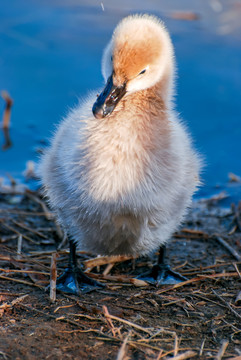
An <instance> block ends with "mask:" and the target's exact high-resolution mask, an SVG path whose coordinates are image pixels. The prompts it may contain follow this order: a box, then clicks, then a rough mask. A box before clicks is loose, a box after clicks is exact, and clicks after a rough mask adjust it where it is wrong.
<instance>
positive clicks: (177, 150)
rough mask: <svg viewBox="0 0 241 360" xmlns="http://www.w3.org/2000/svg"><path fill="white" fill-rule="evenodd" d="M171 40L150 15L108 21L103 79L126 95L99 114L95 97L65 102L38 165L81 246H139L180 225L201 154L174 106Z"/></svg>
mask: <svg viewBox="0 0 241 360" xmlns="http://www.w3.org/2000/svg"><path fill="white" fill-rule="evenodd" d="M174 71H175V64H174V55H173V47H172V43H171V40H170V37H169V35H168V32H167V30H166V29H165V27H164V25H163V24H162V23H161V22H160V21H159V20H158V19H157V18H155V17H152V16H149V15H135V16H129V17H127V18H125V19H123V20H122V21H121V22H120V24H119V25H118V26H117V28H116V29H115V31H114V33H113V36H112V39H111V41H110V43H109V44H108V46H107V48H106V50H105V51H104V55H103V62H102V73H103V76H104V78H105V79H106V80H107V78H108V77H109V76H110V75H111V74H112V76H113V84H114V85H116V86H121V85H122V84H123V83H125V86H126V94H125V95H124V96H123V98H122V99H121V100H120V101H119V102H118V104H117V105H116V107H115V109H114V111H113V112H112V113H111V114H110V115H109V116H106V117H103V118H102V119H96V118H95V117H94V116H93V114H92V111H91V109H92V105H93V104H94V102H95V100H96V97H95V96H93V97H90V98H89V99H88V100H86V101H85V102H84V103H82V104H81V105H79V106H78V107H77V108H76V109H74V110H73V111H71V112H70V113H69V115H68V116H67V117H66V119H65V120H64V121H63V122H62V123H61V124H60V126H59V128H58V130H57V132H56V134H55V136H54V138H53V141H52V144H51V146H50V147H49V149H47V151H46V153H45V154H44V156H43V158H42V162H41V166H40V174H41V177H42V183H43V186H44V189H45V194H46V196H47V198H48V200H49V204H50V206H51V208H52V209H53V210H54V211H55V212H56V214H57V217H58V219H59V222H60V224H61V225H62V226H63V227H64V229H65V230H66V232H67V233H68V235H69V236H70V238H72V239H73V240H74V241H75V242H76V243H77V245H78V246H79V248H81V249H82V250H86V251H89V252H92V253H94V254H105V255H114V254H115V255H116V254H117V255H118V254H133V255H136V256H137V255H141V254H142V255H143V254H147V253H149V252H151V251H152V250H155V249H157V248H158V247H159V246H160V245H162V244H165V242H166V241H167V240H168V239H169V238H170V237H171V235H172V233H173V232H174V231H175V230H176V229H177V228H178V226H179V225H180V223H181V221H182V219H183V217H184V215H185V213H186V209H187V207H188V206H189V205H190V203H191V197H192V194H193V193H194V191H195V189H196V187H197V186H198V183H199V180H198V177H199V168H200V161H199V157H198V155H197V154H196V153H195V151H194V150H193V148H192V145H191V141H190V138H189V135H188V134H187V132H186V130H185V128H184V127H183V125H182V124H181V123H180V121H179V119H178V117H177V115H176V113H175V111H174V110H173V99H172V97H173V96H172V95H173V94H172V93H173V87H174V84H173V83H174Z"/></svg>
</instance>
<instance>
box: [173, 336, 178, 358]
mask: <svg viewBox="0 0 241 360" xmlns="http://www.w3.org/2000/svg"><path fill="white" fill-rule="evenodd" d="M177 354H178V337H177V334H175V338H174V356H177Z"/></svg>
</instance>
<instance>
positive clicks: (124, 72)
mask: <svg viewBox="0 0 241 360" xmlns="http://www.w3.org/2000/svg"><path fill="white" fill-rule="evenodd" d="M102 72H103V75H104V78H105V79H106V81H107V84H106V87H105V89H104V90H103V92H102V93H101V95H100V96H99V97H98V99H97V101H96V103H95V104H94V106H93V113H94V115H95V116H96V117H97V118H102V117H105V116H107V115H110V114H111V112H112V111H113V110H114V108H115V107H116V105H117V104H118V102H119V101H121V99H122V98H123V97H124V96H126V95H128V93H133V92H136V91H140V90H143V89H147V88H150V87H152V86H154V85H155V84H157V83H158V82H159V81H160V80H162V78H166V77H169V78H170V82H172V75H173V49H172V43H171V40H170V38H169V35H168V33H167V31H166V29H165V27H164V25H163V24H162V23H161V22H160V21H159V20H158V19H157V18H155V17H153V16H149V15H134V16H128V17H127V18H125V19H123V20H122V21H121V22H120V23H119V25H118V26H117V27H116V29H115V31H114V33H113V36H112V39H111V41H110V43H109V44H108V45H107V48H106V49H105V52H104V55H103V62H102Z"/></svg>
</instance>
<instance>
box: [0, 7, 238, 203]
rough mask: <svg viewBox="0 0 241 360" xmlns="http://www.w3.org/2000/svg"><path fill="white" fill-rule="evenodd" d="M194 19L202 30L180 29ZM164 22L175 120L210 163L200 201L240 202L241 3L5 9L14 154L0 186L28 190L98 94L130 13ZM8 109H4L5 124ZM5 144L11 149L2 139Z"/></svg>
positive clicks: (4, 54) (4, 58)
mask: <svg viewBox="0 0 241 360" xmlns="http://www.w3.org/2000/svg"><path fill="white" fill-rule="evenodd" d="M177 11H193V12H194V13H196V14H198V16H199V18H198V19H197V20H194V21H187V20H180V19H174V18H173V15H175V14H176V12H177ZM136 12H149V13H152V14H156V15H157V16H159V17H161V18H162V19H163V20H164V21H165V23H166V25H167V27H168V29H169V31H170V33H171V37H172V40H173V43H174V46H175V52H176V61H177V67H178V72H177V74H178V77H177V97H176V104H177V107H176V108H177V111H178V112H179V113H180V116H181V117H182V118H183V119H184V122H185V123H186V124H187V126H188V128H189V129H190V132H191V133H192V136H193V138H194V143H195V146H196V148H197V149H199V151H200V152H201V153H202V154H203V155H204V158H205V163H206V166H205V170H204V172H203V175H202V179H203V183H204V185H203V187H202V189H201V191H200V192H199V196H210V195H212V194H214V193H217V192H219V191H221V190H223V189H226V191H227V192H228V193H229V194H230V198H229V200H230V201H233V200H234V201H236V202H237V201H238V200H239V199H240V198H241V191H240V189H241V186H240V184H230V183H229V182H228V173H229V172H232V173H235V174H236V175H239V176H240V175H241V161H240V158H241V124H240V120H241V119H240V114H241V46H240V45H241V43H240V37H241V26H240V16H241V1H237V0H233V1H232V0H230V1H229V2H228V4H227V2H225V0H223V1H218V0H212V1H211V0H210V1H206V2H203V1H201V0H200V1H199V0H183V1H181V2H180V0H172V1H169V0H163V1H149V2H147V1H140V0H139V1H138V0H133V1H127V0H123V1H122V2H121V5H120V4H117V2H113V1H111V0H108V1H103V2H102V3H101V2H100V1H93V0H92V1H81V0H58V1H57V0H48V1H47V0H46V1H45V0H32V1H31V0H25V1H19V0H11V1H8V2H4V1H1V2H0V90H3V89H5V90H7V91H8V92H9V93H10V95H11V97H12V98H13V100H14V106H13V108H12V114H11V139H12V141H13V147H12V148H11V149H9V150H7V151H1V150H0V176H4V177H5V176H6V174H7V173H10V174H11V175H12V176H13V177H15V178H16V179H17V180H19V181H22V179H23V176H22V172H23V170H24V169H25V167H26V162H27V161H28V160H34V161H37V159H38V149H39V148H41V147H43V146H44V142H45V140H47V139H48V138H49V137H50V136H51V134H52V132H53V130H54V128H55V124H57V123H58V122H59V121H60V120H61V118H62V117H63V116H65V114H66V113H67V112H68V109H69V108H70V107H72V106H73V105H75V104H76V103H77V102H78V98H83V97H84V96H85V95H86V94H87V93H88V91H89V90H93V89H96V88H100V87H101V86H102V85H103V79H102V77H101V72H100V62H101V55H102V50H103V48H104V46H105V45H106V43H107V42H108V40H109V38H110V36H111V33H112V30H113V28H114V27H115V25H116V24H117V22H118V21H119V20H120V19H121V18H122V17H123V16H126V15H128V14H130V13H136ZM3 109H4V101H3V100H2V99H0V114H2V113H3ZM0 135H1V137H0V141H1V142H2V143H3V137H2V134H0Z"/></svg>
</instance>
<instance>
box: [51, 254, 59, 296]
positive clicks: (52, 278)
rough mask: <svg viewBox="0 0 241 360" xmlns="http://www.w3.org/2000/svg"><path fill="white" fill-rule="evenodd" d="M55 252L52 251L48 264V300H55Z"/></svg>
mask: <svg viewBox="0 0 241 360" xmlns="http://www.w3.org/2000/svg"><path fill="white" fill-rule="evenodd" d="M56 257H57V254H56V253H53V254H52V257H51V266H50V294H49V297H50V301H51V302H55V300H56V280H57V265H56Z"/></svg>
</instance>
